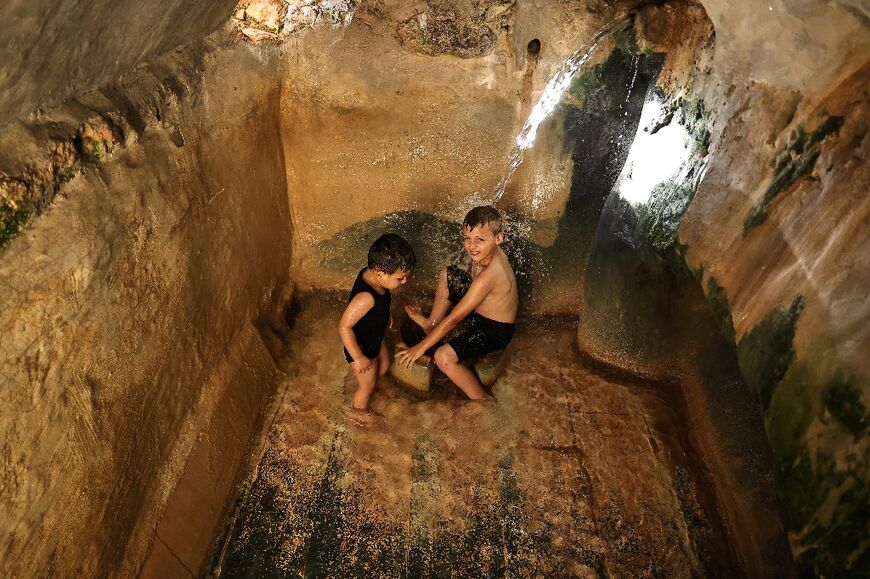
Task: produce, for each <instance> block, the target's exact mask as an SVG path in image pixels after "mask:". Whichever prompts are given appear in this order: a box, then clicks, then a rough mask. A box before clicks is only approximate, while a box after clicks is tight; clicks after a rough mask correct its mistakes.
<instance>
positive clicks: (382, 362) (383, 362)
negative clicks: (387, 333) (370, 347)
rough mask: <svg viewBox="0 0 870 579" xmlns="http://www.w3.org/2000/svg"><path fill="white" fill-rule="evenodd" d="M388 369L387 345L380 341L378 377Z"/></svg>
mask: <svg viewBox="0 0 870 579" xmlns="http://www.w3.org/2000/svg"><path fill="white" fill-rule="evenodd" d="M389 369H390V353H389V352H388V351H387V345H386V344H385V343H383V342H381V351H380V352H379V353H378V377H381V376H384V375H386V373H387V370H389Z"/></svg>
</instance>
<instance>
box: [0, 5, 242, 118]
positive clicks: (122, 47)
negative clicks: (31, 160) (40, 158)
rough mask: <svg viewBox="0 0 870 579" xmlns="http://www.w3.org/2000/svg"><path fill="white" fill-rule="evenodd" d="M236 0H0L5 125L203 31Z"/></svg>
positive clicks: (110, 78)
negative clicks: (2, 0) (193, 0)
mask: <svg viewBox="0 0 870 579" xmlns="http://www.w3.org/2000/svg"><path fill="white" fill-rule="evenodd" d="M235 3H236V0H204V1H200V2H190V1H183V0H160V1H157V2H147V3H143V2H137V1H135V0H122V1H119V0H95V1H93V2H52V1H49V0H13V1H12V2H4V3H3V5H2V6H0V21H2V22H3V23H4V26H3V30H2V31H0V54H2V55H3V60H2V63H0V93H2V94H3V99H2V102H0V126H2V125H5V124H7V123H9V122H12V121H14V120H16V119H18V118H20V117H21V116H23V115H26V114H27V113H30V112H31V111H33V110H34V109H36V108H37V107H40V106H43V105H46V104H52V103H54V104H57V103H60V102H63V101H65V100H66V99H67V98H69V97H71V96H73V95H76V94H79V93H82V92H84V91H86V90H89V89H92V88H98V87H101V86H103V85H104V84H106V83H108V82H111V81H114V80H115V79H117V78H118V76H120V75H121V74H124V73H126V72H129V71H130V70H132V69H133V68H134V67H136V66H137V65H139V64H142V63H143V62H144V61H145V60H147V59H148V58H151V57H154V56H159V55H162V54H165V53H166V52H168V51H170V50H172V49H174V48H177V47H178V46H181V45H182V44H185V43H187V42H190V41H191V40H198V39H200V38H203V37H204V36H206V35H207V34H209V33H210V32H212V31H214V30H215V29H217V28H218V27H219V26H220V25H221V24H223V23H224V22H225V21H226V19H227V18H228V17H229V15H230V12H231V11H232V9H233V6H234V5H235Z"/></svg>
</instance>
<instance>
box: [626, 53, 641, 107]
mask: <svg viewBox="0 0 870 579" xmlns="http://www.w3.org/2000/svg"><path fill="white" fill-rule="evenodd" d="M633 60H634V73H632V75H631V83H630V84H629V85H628V93H627V94H626V95H625V102H624V103H622V108H623V109H624V111H625V112H624V113H622V116H624V117H627V116H628V102H629V101H630V100H631V92H632V91H633V90H634V83H635V82H637V71H638V69H639V68H640V57H639V56H635V57H634V59H633Z"/></svg>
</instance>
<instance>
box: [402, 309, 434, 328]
mask: <svg viewBox="0 0 870 579" xmlns="http://www.w3.org/2000/svg"><path fill="white" fill-rule="evenodd" d="M405 313H406V314H408V317H409V318H411V321H412V322H414V323H415V324H417V325H418V326H420V327H421V328H423V331H424V332H426V333H427V334H428V333H429V332H430V331H431V330H432V324H431V323H430V322H429V318H427V317H426V316H424V315H423V310H421V309H420V306H417V305H414V306H405Z"/></svg>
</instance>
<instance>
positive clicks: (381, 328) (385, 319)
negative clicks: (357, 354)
mask: <svg viewBox="0 0 870 579" xmlns="http://www.w3.org/2000/svg"><path fill="white" fill-rule="evenodd" d="M365 271H366V270H365V269H363V270H362V271H360V272H359V275H357V276H356V281H355V282H353V289H351V290H350V298H348V303H350V301H351V300H352V299H353V298H354V296H356V295H357V294H358V293H360V292H368V293H370V294H372V297H373V298H374V299H375V305H374V306H372V309H370V310H369V311H367V312H366V314H365V315H364V316H363V317H361V318H360V319H359V321H358V322H357V323H356V325H354V327H353V335H354V336H356V341H357V343H358V344H359V346H360V348H361V349H362V351H363V354H365V355H366V357H367V358H376V357H377V356H378V353H379V352H380V351H381V341H383V339H384V333H385V332H386V331H387V325H388V324H389V323H390V304H391V301H392V298H391V297H390V291H389V290H385V292H384V293H383V294H379V293H378V292H376V291H375V288H373V287H372V286H370V285H369V284H367V283H366V281H365V280H364V279H363V273H365ZM344 353H345V356H349V354H348V352H347V350H346V349H345V351H344Z"/></svg>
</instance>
